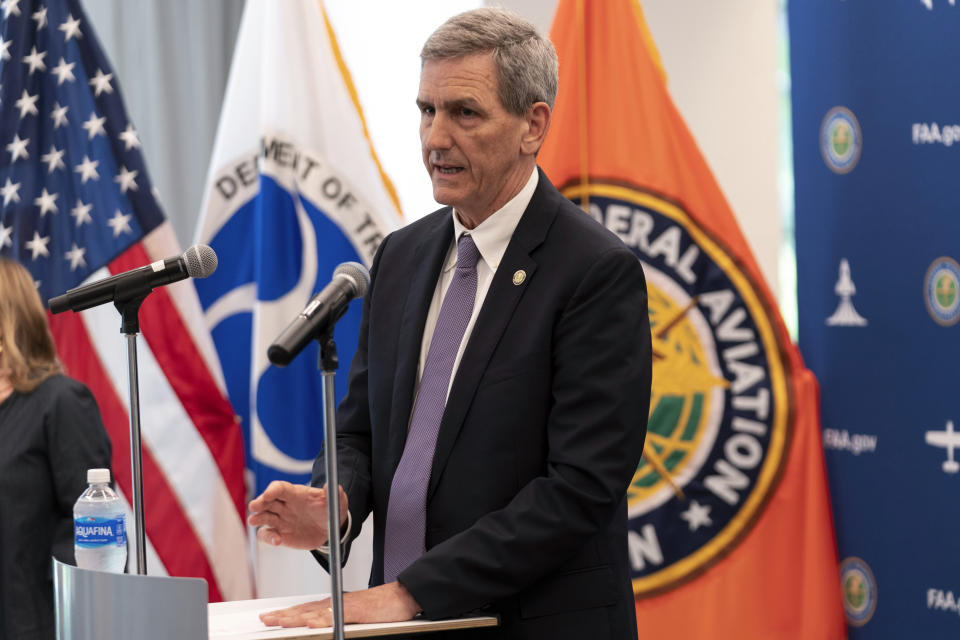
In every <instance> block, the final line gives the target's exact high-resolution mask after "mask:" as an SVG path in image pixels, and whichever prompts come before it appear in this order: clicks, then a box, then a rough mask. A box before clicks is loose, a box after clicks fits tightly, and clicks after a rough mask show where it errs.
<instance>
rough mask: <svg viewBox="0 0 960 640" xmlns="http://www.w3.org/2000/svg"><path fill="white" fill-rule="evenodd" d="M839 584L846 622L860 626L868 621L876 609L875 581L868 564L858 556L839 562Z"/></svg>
mask: <svg viewBox="0 0 960 640" xmlns="http://www.w3.org/2000/svg"><path fill="white" fill-rule="evenodd" d="M840 585H841V587H842V589H843V611H844V613H846V615H847V624H849V625H850V626H853V627H862V626H863V625H865V624H867V623H868V622H870V618H872V617H873V612H874V611H876V609H877V581H876V579H874V577H873V571H871V570H870V566H869V565H868V564H867V563H866V562H864V561H863V560H861V559H860V558H856V557H850V558H847V559H845V560H844V561H843V562H841V563H840Z"/></svg>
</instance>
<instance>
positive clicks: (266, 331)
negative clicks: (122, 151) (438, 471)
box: [197, 0, 400, 596]
mask: <svg viewBox="0 0 960 640" xmlns="http://www.w3.org/2000/svg"><path fill="white" fill-rule="evenodd" d="M399 220H400V213H399V204H398V201H397V198H396V195H395V193H394V191H393V187H392V185H391V184H390V182H389V180H388V179H387V177H386V175H385V174H384V172H383V170H382V169H381V167H380V165H379V162H378V160H377V158H376V155H375V154H374V151H373V147H372V144H371V142H370V139H369V136H368V134H367V130H366V125H365V123H364V120H363V116H362V113H361V110H360V106H359V103H358V101H357V98H356V92H355V90H354V88H353V84H352V82H351V80H350V76H349V74H348V72H347V69H346V67H345V66H344V64H343V61H342V59H341V57H340V53H339V50H338V48H337V43H336V40H335V38H334V34H333V30H332V28H331V26H330V23H329V21H328V19H327V16H326V13H325V11H324V9H323V6H322V4H321V3H319V2H316V1H314V0H302V1H298V2H293V1H289V2H270V1H268V0H250V1H249V2H248V3H247V6H246V8H245V11H244V15H243V19H242V22H241V26H240V34H239V37H238V40H237V47H236V51H235V53H234V59H233V63H232V66H231V70H230V78H229V81H228V84H227V91H226V96H225V98H224V105H223V110H222V113H221V117H220V125H219V128H218V131H217V137H216V142H215V144H214V151H213V157H212V159H211V164H210V171H209V174H208V179H207V188H206V192H205V195H204V204H203V208H202V215H201V220H200V223H199V227H198V234H197V240H198V241H199V242H204V243H207V244H209V245H210V246H211V247H213V248H214V250H216V252H217V255H218V257H219V261H220V264H219V267H218V269H217V271H216V273H214V274H213V275H212V276H211V277H209V278H207V279H205V280H202V281H198V283H197V284H198V292H199V294H200V301H201V304H202V306H203V308H204V312H205V316H206V321H207V326H208V327H209V328H210V331H211V334H212V336H213V339H214V342H215V344H216V347H217V351H218V352H219V355H220V358H221V361H222V363H223V368H224V373H225V377H226V384H227V389H228V392H229V396H230V399H231V401H232V403H233V405H234V407H235V408H236V410H237V412H238V413H239V414H240V416H241V418H242V421H243V425H244V436H245V439H246V453H247V468H248V470H249V471H250V472H251V478H250V479H251V481H252V486H251V489H252V490H253V491H254V492H255V493H257V494H259V493H260V492H261V491H262V490H263V489H264V488H265V487H266V486H267V484H269V483H270V481H272V480H276V479H283V480H289V481H291V482H306V481H307V480H309V477H310V472H311V468H312V465H313V460H314V458H315V456H316V455H317V453H318V452H319V451H320V448H321V445H322V442H323V432H322V431H323V430H322V416H323V409H322V393H321V387H322V385H321V378H320V375H319V373H318V371H317V346H316V344H311V345H310V346H309V347H307V349H305V350H304V352H303V353H301V355H300V356H298V357H297V358H296V359H295V360H294V361H293V362H292V363H291V364H290V365H289V366H288V367H286V368H283V369H280V368H277V367H273V366H270V364H269V362H268V360H267V355H266V354H267V347H268V346H269V345H270V344H271V342H273V340H274V339H275V338H276V337H277V336H278V335H279V334H280V333H281V331H282V330H283V329H284V327H286V325H287V324H288V323H289V322H290V321H291V320H292V319H293V318H294V317H295V316H296V315H297V314H298V313H299V312H300V311H301V310H302V309H303V307H304V306H305V304H306V303H307V301H308V300H309V298H310V297H311V296H312V295H313V294H314V293H315V292H316V291H319V290H320V289H321V288H323V287H324V286H325V285H326V283H327V282H328V281H329V280H330V278H331V276H332V274H333V271H334V269H335V268H336V266H337V265H338V264H340V263H342V262H346V261H355V262H361V263H363V264H366V265H367V266H369V265H370V263H371V261H372V259H373V255H374V253H375V251H376V249H377V246H378V245H379V243H380V241H381V240H382V239H383V237H384V236H385V235H386V234H387V233H389V232H390V231H392V230H393V229H395V228H396V227H397V226H398V225H399ZM359 323H360V303H359V302H356V303H354V304H352V305H351V306H350V309H349V311H348V312H347V314H346V315H345V316H344V317H343V318H342V319H341V320H340V321H339V323H338V324H337V327H336V330H335V335H334V337H335V339H336V341H337V346H338V350H339V357H340V370H339V372H338V375H337V376H336V386H337V399H338V401H339V399H340V398H342V396H343V393H344V391H345V389H346V379H347V375H346V374H347V371H348V369H349V366H350V362H351V360H352V358H353V353H354V351H355V348H356V343H357V333H358V329H359ZM261 549H262V548H261ZM354 553H356V550H355V552H354ZM360 555H363V554H362V553H361V554H360ZM298 557H299V556H298ZM261 560H262V558H261ZM300 562H302V563H309V562H312V561H311V560H309V559H308V558H304V557H300ZM259 564H260V565H261V566H263V565H264V564H265V563H263V562H262V561H261V562H260V563H259ZM272 564H275V563H272ZM351 564H352V565H354V566H356V565H358V564H360V563H358V562H354V563H351ZM268 570H269V569H268ZM258 584H260V585H261V587H262V586H263V581H262V580H260V578H259V577H258ZM269 590H270V589H269V588H268V589H266V591H269ZM260 595H261V596H263V595H268V594H267V593H265V591H264V590H263V589H261V591H260Z"/></svg>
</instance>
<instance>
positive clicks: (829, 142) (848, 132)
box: [820, 107, 863, 173]
mask: <svg viewBox="0 0 960 640" xmlns="http://www.w3.org/2000/svg"><path fill="white" fill-rule="evenodd" d="M861 148H863V135H862V134H861V133H860V123H859V122H857V118H856V116H854V115H853V112H851V111H850V110H849V109H847V108H846V107H834V108H833V109H830V111H828V112H827V115H826V116H824V118H823V124H821V125H820V153H822V154H823V160H824V162H826V163H827V166H828V167H830V170H831V171H833V172H834V173H849V172H850V171H852V170H853V168H854V167H855V166H857V161H858V160H859V159H860V149H861Z"/></svg>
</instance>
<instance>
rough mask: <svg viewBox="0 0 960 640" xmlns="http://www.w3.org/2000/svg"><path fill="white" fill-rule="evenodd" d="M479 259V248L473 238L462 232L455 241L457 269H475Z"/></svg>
mask: <svg viewBox="0 0 960 640" xmlns="http://www.w3.org/2000/svg"><path fill="white" fill-rule="evenodd" d="M479 259H480V250H479V249H477V245H476V244H474V242H473V238H471V237H470V236H468V235H466V234H464V235H462V236H460V240H458V241H457V269H475V268H476V266H477V260H479Z"/></svg>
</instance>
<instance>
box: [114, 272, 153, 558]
mask: <svg viewBox="0 0 960 640" xmlns="http://www.w3.org/2000/svg"><path fill="white" fill-rule="evenodd" d="M151 292H152V291H147V292H146V293H143V292H139V293H135V294H132V295H129V296H124V295H122V293H121V292H120V291H118V292H117V297H116V300H115V301H114V303H113V305H114V306H115V307H116V308H117V311H119V312H120V317H121V326H120V333H122V334H124V335H125V336H126V337H127V364H128V372H129V375H128V377H129V380H130V463H131V465H130V471H131V475H132V476H133V520H134V535H135V539H136V550H137V574H138V575H142V576H145V575H147V546H146V536H145V535H144V529H143V464H142V462H143V448H142V445H141V442H140V391H139V379H138V374H137V334H138V333H140V305H141V304H143V301H144V300H146V298H147V296H148V295H150V293H151Z"/></svg>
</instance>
